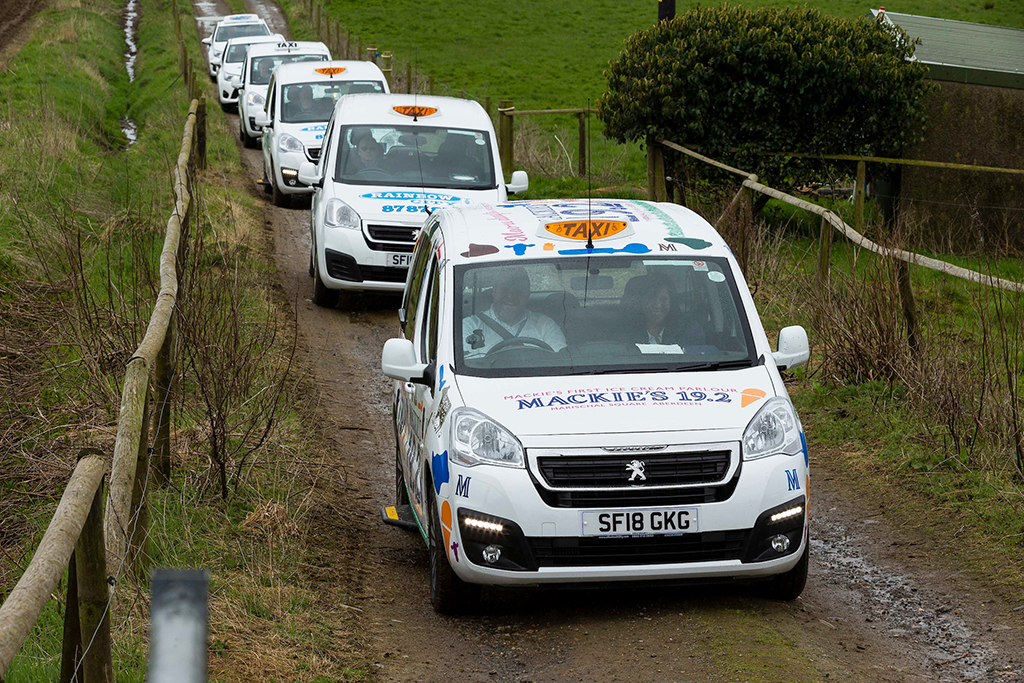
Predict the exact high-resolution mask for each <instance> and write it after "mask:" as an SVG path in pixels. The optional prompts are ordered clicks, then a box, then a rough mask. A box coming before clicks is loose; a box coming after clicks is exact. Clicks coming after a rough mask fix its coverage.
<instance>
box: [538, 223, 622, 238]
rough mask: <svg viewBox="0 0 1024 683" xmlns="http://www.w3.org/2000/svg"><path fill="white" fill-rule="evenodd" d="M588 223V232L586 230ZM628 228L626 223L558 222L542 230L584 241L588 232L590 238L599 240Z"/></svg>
mask: <svg viewBox="0 0 1024 683" xmlns="http://www.w3.org/2000/svg"><path fill="white" fill-rule="evenodd" d="M588 223H589V230H588ZM627 227H629V224H628V223H626V221H595V220H591V221H559V222H558V223H548V224H547V225H545V226H544V229H545V230H547V231H548V232H550V233H551V234H552V235H558V236H559V237H564V238H566V239H570V240H583V241H586V239H587V233H588V232H589V234H590V238H591V239H595V240H599V239H603V238H605V237H611V236H613V235H618V234H619V233H620V232H622V231H623V230H625V229H626V228H627Z"/></svg>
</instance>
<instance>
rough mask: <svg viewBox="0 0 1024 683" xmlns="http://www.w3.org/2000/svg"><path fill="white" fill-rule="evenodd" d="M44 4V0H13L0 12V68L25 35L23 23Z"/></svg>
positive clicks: (14, 52) (12, 54)
mask: <svg viewBox="0 0 1024 683" xmlns="http://www.w3.org/2000/svg"><path fill="white" fill-rule="evenodd" d="M45 6H46V0H14V2H13V3H12V4H11V6H10V7H7V6H6V5H5V6H4V11H3V12H0V70H2V69H5V68H6V65H7V64H8V63H9V62H10V61H11V59H13V57H14V55H15V54H17V51H18V50H19V49H20V48H21V45H22V43H23V42H24V40H25V39H26V37H27V32H26V30H25V23H26V22H27V21H28V20H29V19H31V18H32V15H34V14H35V13H36V12H38V11H39V10H41V9H42V8H43V7H45Z"/></svg>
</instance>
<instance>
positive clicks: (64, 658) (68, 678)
mask: <svg viewBox="0 0 1024 683" xmlns="http://www.w3.org/2000/svg"><path fill="white" fill-rule="evenodd" d="M81 656H82V629H81V628H80V623H79V620H78V569H77V568H76V563H75V553H74V552H72V553H71V560H70V561H69V562H68V590H67V593H66V594H65V599H64V638H63V644H62V646H61V652H60V683H72V681H74V680H75V673H76V669H77V668H78V660H79V659H80V658H81Z"/></svg>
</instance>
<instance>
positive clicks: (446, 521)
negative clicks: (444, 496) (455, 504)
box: [441, 500, 452, 547]
mask: <svg viewBox="0 0 1024 683" xmlns="http://www.w3.org/2000/svg"><path fill="white" fill-rule="evenodd" d="M441 535H442V536H444V544H445V547H447V546H448V544H449V543H451V541H452V506H451V505H449V504H448V501H447V500H446V501H444V502H443V503H441Z"/></svg>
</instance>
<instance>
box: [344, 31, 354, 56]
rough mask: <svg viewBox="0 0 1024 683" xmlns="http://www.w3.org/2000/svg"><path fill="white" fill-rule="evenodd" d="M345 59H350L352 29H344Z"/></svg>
mask: <svg viewBox="0 0 1024 683" xmlns="http://www.w3.org/2000/svg"><path fill="white" fill-rule="evenodd" d="M345 59H352V29H346V31H345Z"/></svg>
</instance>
